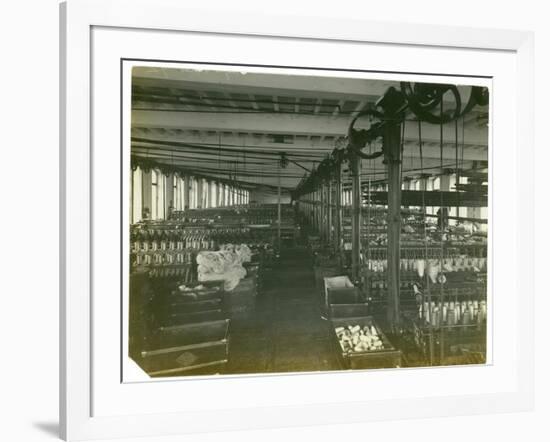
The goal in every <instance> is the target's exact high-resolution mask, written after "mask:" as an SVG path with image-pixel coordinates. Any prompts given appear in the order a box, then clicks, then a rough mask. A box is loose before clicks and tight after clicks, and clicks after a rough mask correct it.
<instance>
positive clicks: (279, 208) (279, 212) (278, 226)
mask: <svg viewBox="0 0 550 442" xmlns="http://www.w3.org/2000/svg"><path fill="white" fill-rule="evenodd" d="M278 175H279V177H278V184H277V247H278V249H279V253H280V250H281V168H279V174H278Z"/></svg>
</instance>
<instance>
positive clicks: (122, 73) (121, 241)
mask: <svg viewBox="0 0 550 442" xmlns="http://www.w3.org/2000/svg"><path fill="white" fill-rule="evenodd" d="M119 69H120V135H119V137H120V141H119V142H120V157H119V161H120V181H119V183H120V192H119V198H120V232H119V233H120V259H119V261H120V383H121V384H122V383H123V382H124V371H123V370H124V335H123V333H124V293H123V291H124V273H123V272H124V269H123V266H124V257H123V255H122V252H123V250H124V243H123V241H124V233H123V232H124V230H123V229H124V226H123V222H122V220H123V214H122V211H123V210H124V203H123V199H122V198H123V191H122V189H123V184H124V183H123V176H124V170H123V167H124V164H123V159H124V150H123V145H124V133H123V129H124V128H123V124H122V122H123V118H124V108H123V106H122V105H123V101H124V59H123V58H121V59H120V64H119ZM130 124H131V121H130ZM130 172H131V169H130ZM132 180H133V177H132ZM132 204H133V201H132ZM128 239H129V238H128ZM128 270H129V269H128ZM129 297H130V284H129V283H128V298H129ZM129 305H130V300H129V299H128V306H129ZM128 316H130V308H128ZM129 324H130V318H129V317H128V326H129ZM128 334H130V330H129V329H128ZM128 342H129V341H128ZM128 350H129V346H128ZM128 357H129V355H128Z"/></svg>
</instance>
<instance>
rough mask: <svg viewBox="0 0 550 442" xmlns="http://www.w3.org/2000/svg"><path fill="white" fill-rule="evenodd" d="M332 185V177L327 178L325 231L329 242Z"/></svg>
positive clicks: (331, 227)
mask: <svg viewBox="0 0 550 442" xmlns="http://www.w3.org/2000/svg"><path fill="white" fill-rule="evenodd" d="M333 188H334V186H333V185H332V178H330V179H329V181H328V184H327V233H328V238H327V241H328V243H329V244H331V243H332V238H333V231H332V229H333V226H332V206H333V204H334V200H333V196H332V190H333Z"/></svg>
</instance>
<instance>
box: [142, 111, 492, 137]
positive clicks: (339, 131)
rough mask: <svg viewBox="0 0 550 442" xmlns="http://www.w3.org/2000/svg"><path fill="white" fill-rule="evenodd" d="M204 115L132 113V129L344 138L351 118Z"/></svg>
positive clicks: (431, 130) (432, 132) (479, 132)
mask: <svg viewBox="0 0 550 442" xmlns="http://www.w3.org/2000/svg"><path fill="white" fill-rule="evenodd" d="M207 115H208V116H205V114H203V113H200V112H172V111H167V110H137V109H134V110H132V126H133V127H142V128H165V129H194V130H207V131H208V130H210V131H221V132H250V133H266V134H294V135H297V134H299V135H307V136H314V135H318V136H324V135H332V136H344V135H346V133H347V131H348V126H349V123H350V117H348V116H345V117H344V116H324V115H294V114H247V115H246V117H243V116H242V115H238V114H223V113H220V114H207ZM422 136H423V140H424V141H426V142H439V125H434V124H427V123H426V124H423V125H422ZM454 136H455V130H454V123H450V124H446V125H444V126H443V138H444V142H447V143H449V142H454ZM405 140H406V141H416V140H418V124H417V123H416V122H406V123H405ZM487 142H488V130H487V128H486V127H468V128H467V130H466V131H465V132H464V144H475V145H481V146H487Z"/></svg>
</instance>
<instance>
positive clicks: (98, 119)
mask: <svg viewBox="0 0 550 442" xmlns="http://www.w3.org/2000/svg"><path fill="white" fill-rule="evenodd" d="M60 11H61V19H62V30H61V48H62V57H61V59H62V66H61V72H62V78H61V81H62V86H63V87H62V96H61V108H62V128H61V140H62V146H61V166H62V167H61V202H62V204H61V220H62V221H61V222H62V225H61V230H62V236H61V238H62V239H61V252H62V253H61V268H62V275H61V303H60V308H61V361H60V365H61V380H62V382H61V428H62V433H63V434H62V436H63V437H64V438H65V439H67V440H76V439H92V438H102V437H104V438H105V437H111V438H112V437H121V436H151V435H158V436H161V435H168V434H177V433H193V432H205V431H224V430H232V429H247V428H250V429H253V428H256V429H258V428H268V427H275V426H303V425H317V424H318V425H320V424H327V423H351V422H360V421H368V420H382V419H399V418H414V417H427V416H446V415H452V414H467V413H472V414H473V413H487V412H502V411H517V410H526V409H529V408H531V406H532V400H533V379H532V378H533V376H532V370H533V344H532V343H533V340H532V333H533V331H532V302H533V283H532V280H533V278H532V276H533V270H532V269H533V265H532V259H533V258H532V246H533V236H532V235H533V234H532V228H530V226H529V222H528V221H525V219H526V218H527V219H531V217H529V216H527V215H529V214H532V213H533V206H532V158H533V141H532V118H531V117H532V109H531V107H532V98H533V91H532V67H533V60H532V35H531V34H529V33H526V32H516V31H497V30H482V29H457V28H448V27H438V26H427V25H426V26H419V25H415V26H412V25H407V24H390V23H383V24H381V23H369V22H363V21H360V20H358V21H340V20H330V21H322V20H321V21H320V20H314V19H308V18H307V17H277V16H275V15H273V16H272V15H269V14H268V15H265V16H253V15H250V16H243V15H240V14H236V13H230V12H220V11H217V12H214V11H211V12H208V13H206V12H205V11H202V12H199V11H196V10H192V9H188V8H185V7H182V6H180V5H178V2H175V1H169V0H161V1H155V2H153V1H143V2H139V4H134V3H128V2H124V1H118V0H112V1H87V0H71V1H69V2H66V3H63V4H62V5H61V9H60ZM497 184H498V185H497ZM497 220H498V222H497ZM243 413H246V415H247V416H248V418H247V419H246V421H243V420H242V419H240V418H239V416H242V414H243Z"/></svg>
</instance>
